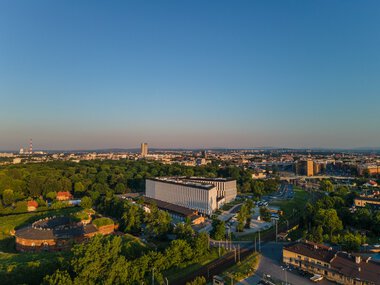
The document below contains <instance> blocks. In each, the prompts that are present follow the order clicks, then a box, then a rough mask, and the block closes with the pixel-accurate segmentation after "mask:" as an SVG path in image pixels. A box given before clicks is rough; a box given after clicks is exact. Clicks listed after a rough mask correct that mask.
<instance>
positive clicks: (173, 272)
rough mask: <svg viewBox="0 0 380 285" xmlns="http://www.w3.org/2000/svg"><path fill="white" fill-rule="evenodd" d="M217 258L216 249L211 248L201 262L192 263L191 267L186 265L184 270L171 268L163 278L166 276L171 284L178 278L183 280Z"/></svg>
mask: <svg viewBox="0 0 380 285" xmlns="http://www.w3.org/2000/svg"><path fill="white" fill-rule="evenodd" d="M223 254H224V253H223V252H222V255H223ZM218 258H219V252H218V249H217V248H213V249H212V250H211V252H210V254H208V255H207V256H205V257H204V258H203V259H202V260H201V261H199V262H197V263H194V264H191V265H188V266H186V267H185V268H177V267H175V268H171V269H169V270H167V271H166V272H165V273H164V276H167V278H168V280H169V282H172V281H174V280H177V279H180V278H183V277H185V276H187V275H189V274H190V273H192V272H194V271H196V270H198V269H199V268H201V267H202V266H204V265H206V264H208V263H210V262H212V261H214V260H215V259H218Z"/></svg>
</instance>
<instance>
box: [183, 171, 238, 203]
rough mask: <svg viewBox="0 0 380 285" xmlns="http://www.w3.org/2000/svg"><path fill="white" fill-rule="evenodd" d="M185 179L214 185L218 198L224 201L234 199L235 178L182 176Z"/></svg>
mask: <svg viewBox="0 0 380 285" xmlns="http://www.w3.org/2000/svg"><path fill="white" fill-rule="evenodd" d="M182 179H184V180H185V181H189V182H198V183H204V184H212V185H214V186H216V189H217V197H218V199H222V198H224V201H223V202H224V203H229V202H231V201H233V200H235V198H236V195H237V188H236V180H234V179H231V178H204V177H183V178H182Z"/></svg>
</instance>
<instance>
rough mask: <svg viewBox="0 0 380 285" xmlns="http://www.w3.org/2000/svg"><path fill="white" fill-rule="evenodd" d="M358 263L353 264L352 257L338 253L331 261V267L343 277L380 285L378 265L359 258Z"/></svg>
mask: <svg viewBox="0 0 380 285" xmlns="http://www.w3.org/2000/svg"><path fill="white" fill-rule="evenodd" d="M358 261H360V262H355V256H354V255H350V254H348V253H345V252H338V253H337V255H336V257H335V258H334V259H333V260H332V261H331V267H332V269H334V270H336V271H337V272H339V273H340V274H343V275H345V276H350V277H352V278H357V279H360V280H365V281H370V282H374V283H375V284H380V263H377V262H374V261H372V260H370V258H368V257H367V258H365V259H363V258H359V260H358Z"/></svg>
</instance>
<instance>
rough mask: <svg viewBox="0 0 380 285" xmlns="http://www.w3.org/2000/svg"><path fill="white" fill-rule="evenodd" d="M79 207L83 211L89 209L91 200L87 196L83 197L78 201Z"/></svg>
mask: <svg viewBox="0 0 380 285" xmlns="http://www.w3.org/2000/svg"><path fill="white" fill-rule="evenodd" d="M80 206H81V207H82V208H85V209H91V207H92V199H91V198H90V197H88V196H84V197H83V198H82V199H81V201H80Z"/></svg>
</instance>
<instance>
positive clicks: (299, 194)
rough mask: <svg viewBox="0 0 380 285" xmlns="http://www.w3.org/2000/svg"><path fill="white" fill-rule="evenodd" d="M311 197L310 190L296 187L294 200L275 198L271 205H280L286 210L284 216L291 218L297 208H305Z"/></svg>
mask: <svg viewBox="0 0 380 285" xmlns="http://www.w3.org/2000/svg"><path fill="white" fill-rule="evenodd" d="M309 199H310V194H309V193H308V192H306V191H305V190H302V189H300V188H297V187H294V198H293V199H292V200H275V201H271V202H270V205H271V206H272V205H273V206H277V207H280V209H281V210H282V211H284V217H285V218H286V219H290V218H291V217H292V216H293V214H294V213H295V212H296V211H297V210H298V211H299V210H303V208H304V207H305V205H306V203H307V202H308V201H309Z"/></svg>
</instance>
